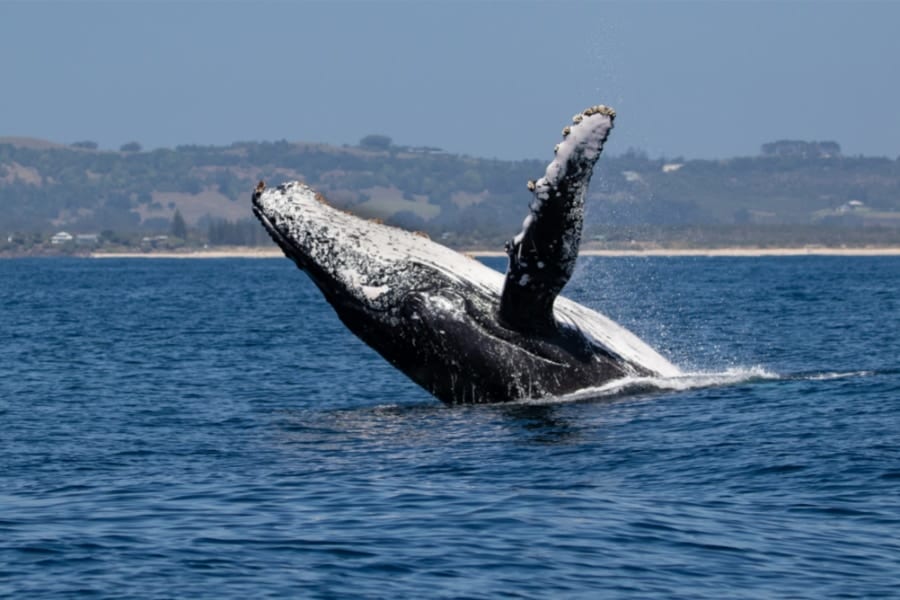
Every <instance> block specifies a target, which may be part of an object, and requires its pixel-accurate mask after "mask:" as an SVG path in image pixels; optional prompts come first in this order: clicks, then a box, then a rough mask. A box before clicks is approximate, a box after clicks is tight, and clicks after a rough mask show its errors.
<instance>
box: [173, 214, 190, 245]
mask: <svg viewBox="0 0 900 600" xmlns="http://www.w3.org/2000/svg"><path fill="white" fill-rule="evenodd" d="M172 235H173V236H175V237H177V238H179V239H182V240H186V239H187V223H185V222H184V217H182V216H181V211H180V210H178V209H175V214H174V215H172Z"/></svg>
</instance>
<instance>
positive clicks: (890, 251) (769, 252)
mask: <svg viewBox="0 0 900 600" xmlns="http://www.w3.org/2000/svg"><path fill="white" fill-rule="evenodd" d="M460 252H461V253H462V254H467V255H469V256H473V257H479V258H486V257H498V256H499V257H503V256H506V253H505V252H502V251H496V250H461V251H460ZM579 256H606V257H622V256H631V257H650V256H660V257H681V256H698V257H716V256H732V257H761V256H772V257H777V256H900V246H880V247H856V248H852V247H851V248H828V247H824V246H807V247H802V248H761V247H760V248H748V247H731V248H635V249H616V250H610V249H598V248H582V249H581V251H580V253H579ZM88 257H89V258H98V259H104V258H173V259H210V258H252V259H260V258H284V254H283V253H282V252H281V250H280V249H278V248H236V247H233V248H220V249H216V250H196V251H182V252H93V253H91V254H89V255H88Z"/></svg>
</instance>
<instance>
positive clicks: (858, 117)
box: [0, 0, 900, 158]
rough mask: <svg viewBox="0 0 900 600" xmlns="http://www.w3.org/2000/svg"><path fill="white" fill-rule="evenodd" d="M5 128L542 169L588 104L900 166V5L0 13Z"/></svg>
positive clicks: (287, 5) (109, 7) (208, 5)
mask: <svg viewBox="0 0 900 600" xmlns="http://www.w3.org/2000/svg"><path fill="white" fill-rule="evenodd" d="M0 65H2V71H0V136H4V135H24V136H33V137H40V138H46V139H51V140H54V141H58V142H66V143H68V142H73V141H78V140H95V141H97V142H99V143H100V145H101V146H102V147H107V148H114V147H118V146H119V145H120V144H122V143H124V142H128V141H131V140H137V141H139V142H141V143H142V144H143V145H144V147H145V148H154V147H160V146H174V145H177V144H189V143H197V144H226V143H230V142H233V141H236V140H276V139H282V138H285V139H288V140H303V141H319V142H328V143H335V144H341V143H351V144H352V143H356V142H357V141H358V140H359V139H360V138H361V137H362V136H364V135H366V134H368V133H385V134H388V135H390V136H392V137H393V138H394V141H395V142H396V143H401V144H412V145H435V146H440V147H443V148H445V149H447V150H450V151H453V152H460V153H466V154H471V155H476V156H486V157H491V156H496V157H500V158H546V157H547V156H548V155H549V154H550V153H551V152H552V146H553V144H554V143H556V141H557V140H558V138H559V131H560V129H561V128H562V127H563V125H565V124H566V123H567V121H568V119H569V117H570V116H571V115H572V114H573V113H575V112H576V111H578V110H580V109H582V108H584V107H586V106H588V105H591V104H595V103H605V104H610V105H612V106H614V107H615V108H616V109H617V111H618V114H619V118H618V119H617V128H616V131H615V132H614V134H613V138H612V139H611V142H610V146H609V148H610V150H611V151H612V152H614V153H620V152H623V151H625V150H626V149H627V148H629V147H636V148H642V149H646V150H647V151H648V152H649V153H650V154H651V155H652V156H658V155H665V156H668V157H674V156H678V155H683V156H686V157H707V158H714V157H726V156H734V155H747V154H755V153H756V152H757V151H758V149H759V146H760V144H762V143H764V142H767V141H772V140H775V139H781V138H799V139H810V140H812V139H815V140H825V139H828V140H836V141H838V142H839V143H840V144H841V145H842V146H843V148H844V151H845V153H849V154H867V155H886V156H890V157H892V158H894V157H896V156H897V155H900V2H882V3H866V2H846V3H843V2H841V3H838V2H693V3H685V2H674V1H669V2H658V1H657V2H649V1H645V2H629V3H605V2H522V1H516V2H513V1H506V2H461V1H453V2H451V1H437V0H430V1H428V0H424V1H418V2H413V1H407V2H399V1H395V2H386V1H379V0H370V1H367V2H348V1H336V0H332V1H330V2H302V1H297V2H266V1H260V0H254V1H252V2H251V1H249V0H248V1H244V2H242V1H232V2H204V1H194V2H172V1H168V2H167V1H155V2H137V1H129V0H120V1H118V2H83V1H74V0H71V1H67V2H66V1H61V0H60V1H57V2H46V1H40V0H30V1H28V2H11V1H9V0H0Z"/></svg>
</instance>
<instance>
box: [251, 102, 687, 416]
mask: <svg viewBox="0 0 900 600" xmlns="http://www.w3.org/2000/svg"><path fill="white" fill-rule="evenodd" d="M614 119H615V112H614V111H613V110H612V109H610V108H608V107H606V106H594V107H591V108H589V109H587V110H585V111H583V112H582V113H579V114H577V115H575V117H574V118H573V123H572V125H570V126H568V127H566V128H565V129H564V130H563V137H564V139H563V141H562V142H561V143H560V144H558V145H557V147H556V156H555V158H554V160H553V161H552V162H551V163H550V164H549V165H548V166H547V169H546V172H545V174H544V176H543V177H541V178H540V179H538V180H537V181H529V182H528V188H529V189H530V190H531V192H532V194H533V200H532V202H531V204H530V207H529V209H530V210H529V214H528V216H527V217H526V218H525V221H524V223H523V224H522V230H521V232H520V233H519V234H518V235H516V236H515V237H514V238H513V239H512V240H511V241H510V242H508V243H507V245H506V249H507V254H508V255H509V265H508V268H507V271H506V275H505V276H504V275H501V274H500V273H498V272H496V271H494V270H493V269H491V268H489V267H487V266H485V265H483V264H482V263H480V262H478V261H476V260H474V259H472V258H470V257H467V256H465V255H462V254H460V253H458V252H456V251H454V250H451V249H450V248H447V247H445V246H442V245H440V244H438V243H436V242H433V241H431V240H429V239H427V238H426V237H424V236H422V235H419V234H415V233H412V232H408V231H404V230H402V229H398V228H396V227H391V226H387V225H382V224H379V223H375V222H372V221H367V220H364V219H360V218H358V217H355V216H353V215H350V214H348V213H345V212H343V211H341V210H338V209H335V208H333V207H331V206H329V205H328V204H327V202H326V201H325V199H324V198H323V197H322V196H321V195H319V194H318V193H316V192H315V191H314V190H312V189H311V188H310V187H308V186H307V185H305V184H303V183H299V182H291V183H286V184H284V185H280V186H278V187H277V188H269V189H266V187H265V185H264V184H263V183H262V182H260V185H258V186H257V189H256V191H255V192H254V194H253V212H254V214H255V215H256V216H257V217H258V218H259V220H260V221H261V222H262V224H263V226H264V227H265V228H266V230H267V231H268V232H269V234H270V235H271V237H272V239H273V240H274V241H275V242H276V243H277V244H278V245H279V246H280V247H281V249H282V250H283V251H284V253H285V255H286V256H287V257H288V258H290V259H291V260H293V261H294V262H295V263H296V265H297V266H298V267H299V268H300V269H302V270H303V271H306V273H307V274H308V275H309V276H310V278H311V279H312V280H313V282H314V283H315V284H316V286H317V287H318V288H319V289H320V290H321V292H322V294H323V295H324V296H325V299H326V300H327V301H328V302H329V303H330V304H331V306H332V307H333V308H334V310H335V311H336V312H337V315H338V317H339V318H340V319H341V321H342V322H343V323H344V324H345V325H346V326H347V327H348V328H349V329H350V331H352V332H353V333H354V334H356V335H357V336H358V337H359V338H361V339H362V340H363V341H364V342H365V343H367V344H368V345H369V346H371V347H372V348H374V349H375V350H376V351H377V352H378V353H379V354H380V355H381V356H383V357H384V358H385V359H386V360H387V361H388V362H390V363H391V364H392V365H394V366H395V367H397V368H398V369H399V370H401V371H402V372H404V373H405V374H406V375H408V376H409V377H410V378H411V379H412V380H413V381H415V382H416V383H418V384H419V385H421V386H422V387H423V388H425V389H426V390H428V391H429V392H431V393H432V394H433V395H434V396H436V397H437V398H438V399H440V400H442V401H443V402H445V403H448V404H455V403H482V402H508V401H515V400H522V399H530V398H538V397H544V396H559V395H564V394H568V393H571V392H575V391H578V390H582V389H585V388H590V387H594V386H600V385H603V384H604V383H606V382H608V381H610V380H613V379H618V378H622V377H628V376H635V377H642V376H673V375H677V374H679V371H678V369H677V368H676V367H675V366H674V365H672V364H671V363H670V362H669V361H667V360H666V359H665V358H663V357H662V356H661V355H659V354H658V353H657V352H656V351H654V350H653V349H652V348H651V347H650V346H648V345H647V344H646V343H644V342H643V341H641V340H640V339H639V338H638V337H636V336H635V335H634V334H632V333H631V332H629V331H627V330H626V329H624V328H623V327H621V326H620V325H617V324H616V323H614V322H613V321H612V320H610V319H608V318H607V317H605V316H603V315H601V314H599V313H597V312H595V311H593V310H591V309H588V308H586V307H584V306H581V305H580V304H577V303H575V302H573V301H571V300H568V299H566V298H564V297H562V296H559V293H560V291H561V290H562V288H563V286H564V285H565V284H566V282H567V281H568V280H569V277H570V276H571V275H572V271H573V270H574V268H575V261H576V258H577V256H578V247H579V243H580V240H581V229H582V223H583V217H584V199H585V196H586V193H587V188H588V183H589V182H590V178H591V173H592V171H593V167H594V163H595V162H596V161H597V158H598V157H599V156H600V152H601V150H602V148H603V144H604V142H605V141H606V138H607V136H608V134H609V132H610V130H611V129H612V126H613V121H614Z"/></svg>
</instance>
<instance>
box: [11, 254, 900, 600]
mask: <svg viewBox="0 0 900 600" xmlns="http://www.w3.org/2000/svg"><path fill="white" fill-rule="evenodd" d="M492 265H493V266H496V267H498V268H502V262H496V263H492ZM0 282H2V283H0V336H2V338H0V339H2V344H0V424H2V428H0V596H4V597H15V598H48V597H53V598H69V597H80V596H92V597H100V598H107V597H109V598H112V597H115V598H119V597H136V598H172V597H192V598H195V597H196V598H208V597H215V598H238V597H240V598H244V597H253V598H264V597H277V598H283V597H307V598H337V597H365V598H422V597H430V598H494V597H514V598H542V599H543V598H547V597H560V598H597V597H604V598H619V597H621V598H625V597H628V598H631V597H641V598H724V597H727V598H823V597H828V598H839V597H847V598H854V597H857V598H876V597H897V596H898V595H900V359H898V356H900V293H898V290H900V258H896V257H895V258H889V257H884V258H875V257H872V258H860V257H794V258H614V259H612V258H584V259H582V260H581V261H580V263H579V267H578V271H577V273H576V276H575V278H574V280H573V281H572V283H571V284H570V285H569V287H568V288H567V295H569V296H571V297H573V298H575V299H577V300H579V301H581V302H584V303H585V304H588V305H590V306H592V307H594V308H597V309H600V310H601V311H603V312H605V313H606V314H608V315H609V316H611V317H613V318H615V319H616V320H618V321H620V322H621V323H623V324H625V325H627V326H628V327H630V328H631V329H632V330H634V331H635V332H636V333H638V334H639V335H641V336H642V337H643V338H644V339H646V340H647V341H649V342H651V344H652V345H654V346H655V347H656V348H658V349H660V350H661V351H662V352H663V353H664V354H666V355H667V356H669V357H670V358H672V359H673V360H674V362H676V363H677V364H679V365H680V366H682V367H683V368H684V369H685V370H686V371H688V372H689V373H690V375H687V376H685V377H684V378H680V379H678V380H673V381H667V382H656V383H652V382H651V383H647V382H644V383H641V384H635V385H629V386H624V387H622V388H618V389H614V390H607V391H605V392H597V393H596V394H594V395H588V397H582V398H580V399H578V400H576V401H572V400H568V401H548V402H543V403H530V404H518V405H507V406H475V407H446V406H443V405H442V404H440V403H439V402H437V401H436V400H434V399H432V398H431V397H430V396H429V395H428V394H426V393H425V392H424V391H422V390H421V389H420V388H418V387H417V386H415V385H414V384H412V383H411V382H409V381H408V380H407V379H406V378H405V377H404V376H403V375H402V374H400V373H399V372H396V371H394V370H393V369H392V368H391V367H390V366H388V365H387V364H386V363H385V362H384V361H383V360H382V359H381V358H379V357H378V356H377V355H375V354H374V353H373V352H372V351H371V350H369V349H368V348H367V347H366V346H364V345H363V344H362V343H361V342H359V341H358V340H356V338H354V337H353V336H352V335H351V334H349V333H348V332H347V331H346V330H345V329H344V328H343V326H342V325H341V324H340V322H339V321H338V320H337V318H336V317H335V316H334V314H333V313H332V311H331V309H330V308H329V307H328V306H327V304H325V302H324V301H323V300H322V299H321V297H320V296H319V294H318V292H317V291H316V290H315V288H314V287H313V286H312V285H311V284H310V282H309V281H308V280H307V279H306V277H305V275H303V274H302V273H300V272H299V271H297V270H296V269H295V268H294V267H293V265H292V264H291V263H289V262H288V261H287V260H283V259H282V260H203V261H201V260H183V261H179V260H163V259H160V260H102V261H100V260H79V259H52V260H40V259H22V260H6V261H0Z"/></svg>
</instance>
